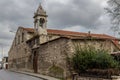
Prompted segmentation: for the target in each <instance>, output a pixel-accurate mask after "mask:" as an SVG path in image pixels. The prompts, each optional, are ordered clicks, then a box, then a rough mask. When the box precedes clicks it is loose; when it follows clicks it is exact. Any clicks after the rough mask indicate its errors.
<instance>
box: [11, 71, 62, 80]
mask: <svg viewBox="0 0 120 80" xmlns="http://www.w3.org/2000/svg"><path fill="white" fill-rule="evenodd" d="M9 71H13V72H16V73H21V74H25V75H29V76H33V77H38V78H41V79H43V80H60V79H56V78H53V77H50V76H46V75H41V74H35V73H30V72H23V71H14V70H9Z"/></svg>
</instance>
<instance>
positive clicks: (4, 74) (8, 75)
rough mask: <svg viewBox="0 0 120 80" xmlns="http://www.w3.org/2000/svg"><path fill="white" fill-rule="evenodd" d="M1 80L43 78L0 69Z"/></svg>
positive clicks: (38, 79)
mask: <svg viewBox="0 0 120 80" xmlns="http://www.w3.org/2000/svg"><path fill="white" fill-rule="evenodd" d="M0 80H42V79H40V78H36V77H32V76H28V75H24V74H20V73H15V72H11V71H6V70H0Z"/></svg>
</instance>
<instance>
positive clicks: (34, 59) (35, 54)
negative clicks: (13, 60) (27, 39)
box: [33, 51, 38, 73]
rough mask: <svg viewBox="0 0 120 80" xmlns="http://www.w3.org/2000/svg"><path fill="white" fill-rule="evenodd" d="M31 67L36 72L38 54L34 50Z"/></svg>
mask: <svg viewBox="0 0 120 80" xmlns="http://www.w3.org/2000/svg"><path fill="white" fill-rule="evenodd" d="M33 69H34V73H37V72H38V55H37V53H36V51H35V52H34V54H33Z"/></svg>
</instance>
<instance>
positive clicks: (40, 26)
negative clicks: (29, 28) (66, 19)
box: [33, 4, 48, 43]
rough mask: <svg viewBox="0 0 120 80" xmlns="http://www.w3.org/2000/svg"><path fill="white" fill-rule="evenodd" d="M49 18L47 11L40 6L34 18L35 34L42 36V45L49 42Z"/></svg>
mask: <svg viewBox="0 0 120 80" xmlns="http://www.w3.org/2000/svg"><path fill="white" fill-rule="evenodd" d="M47 17H48V16H47V15H46V11H44V9H43V8H42V6H41V4H40V5H39V7H38V9H37V11H36V12H35V13H34V17H33V18H34V29H35V34H36V35H39V36H40V43H44V42H46V40H47Z"/></svg>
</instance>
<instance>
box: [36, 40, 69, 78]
mask: <svg viewBox="0 0 120 80" xmlns="http://www.w3.org/2000/svg"><path fill="white" fill-rule="evenodd" d="M68 52H69V47H68V39H64V38H61V39H57V40H55V41H51V42H49V43H46V44H42V45H41V46H40V48H39V62H38V64H39V65H38V68H39V73H41V74H47V75H51V76H54V77H63V76H64V77H66V75H67V70H68V69H67V64H66V54H68Z"/></svg>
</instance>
